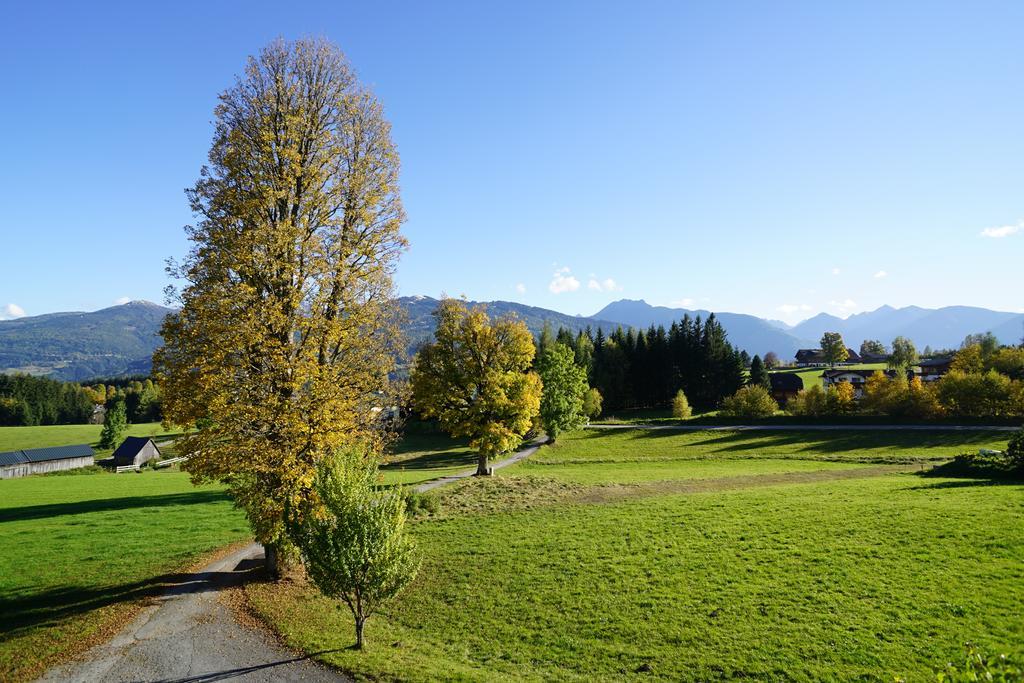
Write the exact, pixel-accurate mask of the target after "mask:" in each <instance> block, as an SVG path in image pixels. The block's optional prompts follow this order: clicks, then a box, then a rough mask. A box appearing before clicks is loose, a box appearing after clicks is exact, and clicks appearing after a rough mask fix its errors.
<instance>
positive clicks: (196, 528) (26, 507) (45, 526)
mask: <svg viewBox="0 0 1024 683" xmlns="http://www.w3.org/2000/svg"><path fill="white" fill-rule="evenodd" d="M13 429H26V428H13ZM29 429H31V428H29ZM248 536H249V531H248V526H247V524H246V522H245V518H244V516H243V515H242V513H241V512H239V511H237V510H235V509H234V508H233V507H232V504H231V501H230V500H229V499H228V498H227V496H226V495H225V494H224V493H223V491H222V490H221V489H219V488H218V487H212V486H206V487H200V488H196V487H193V486H192V485H191V484H190V483H189V480H188V476H187V475H186V474H184V473H181V472H169V471H147V472H144V473H142V474H124V475H114V474H106V473H100V474H93V475H83V476H77V477H40V476H35V477H26V478H23V479H9V480H4V481H0V548H2V549H3V551H2V552H0V615H2V617H0V680H4V681H6V680H25V679H28V678H32V677H34V675H36V674H39V673H41V668H42V667H43V666H45V665H46V664H47V663H50V662H53V661H56V660H58V659H60V658H61V657H63V656H65V655H66V654H67V653H68V652H69V651H70V649H72V648H74V647H75V644H76V643H77V642H78V641H79V640H81V639H89V638H90V637H93V636H97V635H98V634H101V633H103V632H104V631H105V630H106V629H108V628H109V627H110V626H112V625H114V626H116V625H118V624H120V620H121V619H122V618H123V615H124V614H125V613H126V610H127V609H129V608H130V607H131V606H132V605H135V604H138V602H139V601H140V600H142V599H143V598H145V597H146V596H149V595H154V594H157V593H159V592H160V591H162V590H163V589H164V588H165V587H167V586H169V585H172V584H173V583H174V581H175V575H174V572H176V571H177V570H180V569H183V568H185V567H187V566H188V565H189V564H191V563H192V562H194V561H195V560H196V559H198V558H199V557H201V556H202V555H204V554H206V553H209V552H210V551H212V550H214V549H216V548H219V547H221V546H224V545H226V544H229V543H232V542H235V541H239V540H242V539H244V538H246V537H248Z"/></svg>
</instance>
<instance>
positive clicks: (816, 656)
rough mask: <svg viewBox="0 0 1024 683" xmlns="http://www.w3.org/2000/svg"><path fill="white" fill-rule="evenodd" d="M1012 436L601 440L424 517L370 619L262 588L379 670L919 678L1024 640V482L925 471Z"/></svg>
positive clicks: (332, 644) (366, 669) (287, 613)
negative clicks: (404, 586) (410, 571)
mask: <svg viewBox="0 0 1024 683" xmlns="http://www.w3.org/2000/svg"><path fill="white" fill-rule="evenodd" d="M1006 438H1007V436H1006V435H1005V434H986V433H981V434H979V433H963V432H959V433H958V432H939V433H912V432H909V433H908V432H836V433H818V432H814V433H764V432H761V433H756V432H735V433H728V432H725V433H723V432H702V433H701V432H698V433H683V434H680V433H658V434H657V435H654V434H651V433H644V432H640V431H639V430H637V431H632V430H631V431H627V432H610V433H609V432H583V433H579V434H573V435H567V436H566V437H563V438H562V439H561V440H560V441H559V443H558V444H557V445H556V446H554V447H545V448H543V449H541V451H540V452H539V453H538V454H537V455H536V456H535V457H534V458H532V459H531V460H528V461H526V462H524V463H520V464H518V465H515V466H513V467H511V468H509V469H507V470H504V471H502V473H501V476H497V477H494V478H491V479H484V480H480V479H472V480H467V481H464V482H460V483H458V484H456V485H455V486H453V487H450V488H449V489H447V490H443V491H442V492H441V494H440V509H439V511H438V512H437V513H435V514H432V515H427V516H424V517H421V518H418V519H416V520H415V521H414V522H413V524H412V528H413V534H414V537H415V539H416V541H417V543H418V545H419V547H420V549H421V552H422V553H423V556H424V565H423V568H422V570H421V571H420V574H419V576H418V578H417V580H416V581H415V582H414V584H413V586H412V587H410V589H408V591H407V592H406V593H405V594H403V596H401V597H400V598H399V599H398V600H397V601H396V602H395V603H393V604H392V605H391V606H389V607H387V608H386V609H385V610H384V611H383V613H382V614H380V615H378V616H376V617H374V619H372V620H371V621H370V622H369V625H368V627H367V629H368V630H367V633H368V641H369V643H370V649H369V650H368V651H367V652H364V653H355V652H352V651H350V650H347V649H345V648H346V647H347V646H348V645H350V644H351V642H352V625H351V617H350V616H349V615H348V613H347V611H346V610H344V609H342V610H339V609H337V608H336V607H335V606H334V605H333V604H332V603H330V601H328V600H325V599H323V598H322V597H320V596H318V595H317V594H316V592H315V591H314V590H312V589H311V588H310V587H309V586H308V585H305V584H304V583H303V582H302V581H298V582H292V583H283V584H276V585H275V584H252V585H250V586H249V587H248V589H247V594H248V596H249V600H250V604H251V605H252V606H253V608H254V609H255V610H256V612H257V613H258V614H259V615H261V616H262V617H263V618H264V619H265V620H267V621H268V622H269V623H271V624H272V625H273V626H274V627H275V628H277V629H278V630H279V631H280V632H281V633H282V634H283V636H284V637H285V639H286V640H287V641H288V642H289V643H290V644H291V645H293V646H295V647H299V648H302V649H305V650H307V651H310V652H324V651H326V654H323V655H322V658H323V659H324V660H325V661H327V662H329V663H332V664H334V665H336V666H338V667H340V668H342V669H344V670H346V671H349V672H351V673H353V674H355V675H356V676H357V677H366V678H370V679H374V680H413V681H429V680H439V679H446V680H452V679H455V680H579V681H584V680H587V681H590V680H622V679H632V678H637V679H644V680H651V679H653V680H725V679H732V678H756V679H772V680H779V679H786V680H806V681H816V680H837V679H838V680H850V679H858V680H892V679H893V676H896V675H901V676H906V677H908V679H909V680H922V679H925V678H929V677H930V676H931V672H932V671H933V669H934V668H935V667H938V666H941V665H942V664H943V663H944V662H945V661H947V660H952V659H956V658H958V657H959V656H960V653H961V651H962V643H963V642H965V641H968V640H970V641H973V642H976V643H978V644H979V645H981V646H982V648H983V649H984V650H986V651H990V652H996V651H1008V650H1010V649H1012V648H1013V647H1014V646H1016V645H1018V644H1019V643H1021V642H1024V622H1021V620H1020V618H1019V615H1020V610H1021V608H1022V607H1024V482H1013V481H1009V482H1008V481H989V480H976V479H951V478H941V477H938V476H923V475H922V474H920V473H919V469H920V468H921V466H922V463H929V464H930V463H932V462H935V461H939V460H941V459H945V458H948V457H950V456H952V455H953V454H955V453H957V452H961V451H964V450H975V449H977V448H979V447H993V446H997V447H998V446H1002V445H1003V444H1005V440H1006Z"/></svg>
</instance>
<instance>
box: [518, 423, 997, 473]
mask: <svg viewBox="0 0 1024 683" xmlns="http://www.w3.org/2000/svg"><path fill="white" fill-rule="evenodd" d="M1009 438H1010V434H1009V433H1006V432H973V431H938V430H936V431H906V430H904V431H899V430H884V431H882V430H879V431H856V430H850V431H841V430H836V431H796V430H792V431H790V430H787V431H725V430H716V431H694V432H689V431H687V432H680V431H671V430H644V429H617V430H608V431H603V430H596V429H594V430H585V431H582V432H576V433H574V434H569V435H566V436H564V437H562V438H560V439H559V442H558V443H557V444H556V445H555V446H554V447H548V448H544V449H543V450H542V451H541V452H540V453H538V454H537V456H536V457H534V458H531V459H530V461H529V463H528V464H527V463H524V464H523V465H522V466H525V467H540V466H544V465H553V464H558V465H567V464H574V463H580V464H587V465H589V464H594V463H606V462H646V461H651V460H699V459H715V460H722V459H743V460H748V459H751V458H784V459H790V460H844V461H851V462H892V463H907V462H917V461H935V460H945V459H948V458H952V457H953V456H955V455H957V454H958V453H963V452H977V450H978V449H979V448H993V449H1002V448H1004V447H1005V446H1006V442H1007V440H1008V439H1009Z"/></svg>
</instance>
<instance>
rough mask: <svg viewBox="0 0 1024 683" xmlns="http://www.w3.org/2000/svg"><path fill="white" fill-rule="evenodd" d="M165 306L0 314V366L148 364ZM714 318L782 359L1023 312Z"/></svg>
mask: <svg viewBox="0 0 1024 683" xmlns="http://www.w3.org/2000/svg"><path fill="white" fill-rule="evenodd" d="M398 302H399V304H400V306H401V308H402V309H403V310H404V312H405V317H406V321H405V330H406V335H407V337H408V341H409V345H410V349H415V348H416V347H417V346H418V345H419V344H421V343H423V342H425V341H427V340H429V339H430V336H431V335H432V334H433V330H434V321H433V318H432V316H431V314H432V313H433V312H434V309H435V308H436V307H437V304H438V300H437V299H433V298H430V297H426V296H410V297H402V298H400V299H399V300H398ZM469 303H470V304H475V303H476V302H469ZM485 305H486V307H487V311H488V313H489V314H490V315H492V316H500V315H504V314H506V313H511V314H514V315H516V316H518V317H519V318H520V319H521V320H523V321H524V322H525V323H526V325H527V327H529V328H530V330H531V331H532V332H533V333H534V334H539V333H540V330H541V329H542V328H543V326H544V324H545V322H547V323H550V324H551V326H552V327H553V328H554V329H556V330H557V329H558V328H559V327H565V328H567V329H570V330H572V331H573V332H579V331H581V330H583V329H585V328H587V327H589V328H591V330H595V331H596V330H597V328H603V329H604V330H605V331H606V332H607V331H609V330H611V329H614V328H615V327H618V326H620V325H621V326H623V327H635V328H642V329H646V328H647V327H649V326H651V325H655V326H657V325H664V326H666V327H668V326H669V325H671V324H672V322H674V321H677V320H679V319H681V318H682V317H683V316H684V315H687V314H688V315H690V316H691V317H695V316H698V315H699V316H701V317H702V318H707V316H708V315H710V313H711V312H710V311H706V310H691V309H683V308H666V307H664V306H651V305H650V304H648V303H647V302H645V301H642V300H630V299H623V300H621V301H615V302H613V303H610V304H608V305H607V306H605V307H604V308H602V309H601V310H600V311H598V312H597V313H596V314H594V315H592V316H573V315H567V314H565V313H559V312H557V311H552V310H548V309H545V308H538V307H536V306H526V305H524V304H519V303H515V302H511V301H491V302H485ZM170 312H171V309H169V308H165V307H164V306H159V305H157V304H154V303H150V302H148V301H133V302H130V303H127V304H123V305H120V306H112V307H110V308H104V309H101V310H99V311H93V312H90V313H83V312H72V313H49V314H46V315H38V316H32V317H25V318H18V319H16V320H5V321H0V372H28V373H31V374H37V375H47V376H50V377H54V378H56V379H63V380H73V381H81V380H86V379H91V378H95V377H110V376H115V375H124V374H134V373H145V372H148V371H149V369H150V356H151V354H152V352H153V349H155V348H156V347H157V346H158V345H159V343H160V336H159V330H160V323H161V321H162V320H163V318H164V316H166V315H167V314H168V313H170ZM715 316H716V317H717V318H718V320H719V321H720V322H721V323H722V325H723V326H724V327H725V329H726V331H727V332H728V334H729V340H730V341H731V342H732V343H733V344H734V345H736V346H737V347H739V348H741V349H745V350H746V351H747V352H748V353H750V354H751V355H753V354H762V355H763V354H765V353H767V352H768V351H774V352H775V353H777V354H778V355H779V356H780V357H782V358H792V356H793V354H794V353H796V351H797V349H800V348H813V347H816V346H817V340H818V339H820V338H821V335H822V333H824V332H839V333H840V334H842V335H843V338H844V339H845V340H846V342H847V344H848V345H849V346H851V347H853V348H855V349H856V348H857V347H859V345H860V343H861V341H863V340H864V339H878V340H881V341H882V342H883V343H884V344H889V343H890V342H891V341H892V339H893V338H894V337H896V336H904V337H908V338H910V339H912V340H913V341H914V343H915V344H916V345H917V347H918V349H922V348H924V347H925V346H931V347H932V348H935V349H942V348H956V347H958V346H959V345H960V342H961V341H963V339H964V337H966V336H967V335H968V334H973V333H976V332H989V331H991V332H992V333H993V334H995V335H996V336H997V337H998V338H999V340H1000V341H1002V342H1003V343H1006V344H1011V343H1013V344H1015V343H1019V342H1020V341H1021V338H1022V336H1024V314H1020V313H1007V312H1001V311H991V310H988V309H985V308H976V307H971V306H947V307H944V308H939V309H927V308H920V307H918V306H907V307H905V308H893V307H891V306H882V307H881V308H879V309H877V310H874V311H870V312H866V313H858V314H856V315H851V316H850V317H848V318H839V317H836V316H833V315H829V314H827V313H821V314H819V315H816V316H814V317H812V318H809V319H807V320H804V321H803V322H801V323H799V324H797V325H792V326H790V325H787V324H785V323H783V322H779V321H777V320H767V319H764V318H758V317H757V316H753V315H746V314H743V313H725V312H723V313H719V312H716V313H715Z"/></svg>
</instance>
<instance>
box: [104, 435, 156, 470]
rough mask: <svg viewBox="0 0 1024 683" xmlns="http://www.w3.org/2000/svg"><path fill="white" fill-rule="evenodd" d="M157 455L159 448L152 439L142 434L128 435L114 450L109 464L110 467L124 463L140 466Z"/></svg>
mask: <svg viewBox="0 0 1024 683" xmlns="http://www.w3.org/2000/svg"><path fill="white" fill-rule="evenodd" d="M157 457H160V448H159V447H158V446H157V445H156V442H154V441H153V439H150V438H148V437H144V436H129V437H128V438H126V439H125V440H124V442H123V443H122V444H121V445H120V446H118V447H117V450H116V451H114V456H113V458H111V461H110V463H109V464H110V466H112V467H124V466H126V465H132V466H134V467H140V466H141V465H145V464H146V463H147V462H149V461H150V460H152V459H153V458H157Z"/></svg>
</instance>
